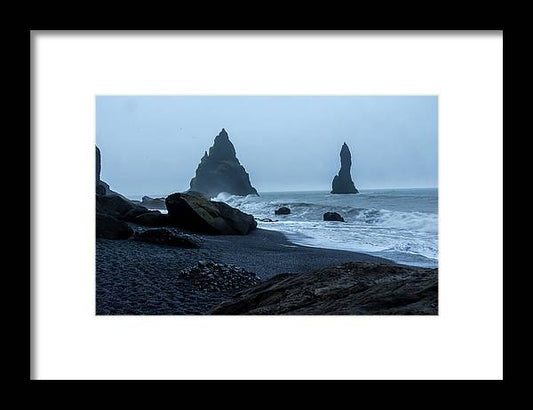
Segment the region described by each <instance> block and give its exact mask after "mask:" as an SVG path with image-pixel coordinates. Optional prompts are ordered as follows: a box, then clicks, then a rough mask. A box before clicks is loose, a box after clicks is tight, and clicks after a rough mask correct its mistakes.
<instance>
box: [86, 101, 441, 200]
mask: <svg viewBox="0 0 533 410" xmlns="http://www.w3.org/2000/svg"><path fill="white" fill-rule="evenodd" d="M437 126H438V124H437V97H434V96H412V97H379V96H378V97H285V96H282V97H266V96H265V97H197V96H195V97H159V96H154V97H136V96H124V97H110V96H98V97H97V98H96V143H97V145H98V147H99V148H100V150H101V152H102V175H101V177H102V180H104V181H106V182H107V183H109V184H110V186H111V189H113V190H115V191H117V192H120V193H122V194H125V195H130V196H133V195H167V194H169V193H171V192H177V191H185V190H187V189H188V188H189V182H190V180H191V178H192V177H193V176H194V173H195V170H196V167H197V165H198V163H199V161H200V158H201V157H202V155H203V153H204V151H206V150H208V148H209V147H210V146H211V145H212V143H213V139H214V137H215V136H216V135H217V134H218V133H219V132H220V130H221V129H222V128H225V129H226V131H227V132H228V134H229V137H230V140H231V141H232V142H233V144H234V145H235V149H236V151H237V158H238V159H239V160H240V162H241V164H242V165H243V166H244V167H245V169H246V171H247V172H248V173H249V174H250V180H251V182H252V185H253V186H254V187H255V188H257V190H258V191H259V193H261V192H268V191H298V190H302V191H304V190H330V189H331V181H332V179H333V177H334V176H335V175H336V173H337V172H338V171H339V167H340V158H339V152H340V149H341V146H342V143H343V142H346V143H347V144H348V146H349V147H350V150H351V153H352V163H353V165H352V178H353V180H354V182H355V185H356V187H357V188H358V189H365V188H417V187H436V186H437Z"/></svg>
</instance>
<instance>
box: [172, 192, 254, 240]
mask: <svg viewBox="0 0 533 410" xmlns="http://www.w3.org/2000/svg"><path fill="white" fill-rule="evenodd" d="M165 202H166V207H167V210H168V221H169V223H170V224H171V225H173V226H178V227H181V228H185V229H190V230H192V231H195V232H202V233H208V234H214V235H246V234H248V233H250V232H251V231H253V230H254V229H255V228H256V227H257V222H256V221H255V219H254V217H253V216H252V215H249V214H245V213H244V212H241V211H239V210H238V209H236V208H232V207H231V206H229V205H227V204H225V203H224V202H214V201H210V200H209V199H208V198H207V197H205V196H204V195H202V194H199V193H194V192H187V193H176V194H172V195H169V196H168V197H167V198H166V201H165Z"/></svg>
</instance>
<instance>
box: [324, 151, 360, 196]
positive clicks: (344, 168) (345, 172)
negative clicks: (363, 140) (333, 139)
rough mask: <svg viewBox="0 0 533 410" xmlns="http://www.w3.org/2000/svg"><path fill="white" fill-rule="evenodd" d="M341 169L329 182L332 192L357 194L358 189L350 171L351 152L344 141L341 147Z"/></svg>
mask: <svg viewBox="0 0 533 410" xmlns="http://www.w3.org/2000/svg"><path fill="white" fill-rule="evenodd" d="M340 156H341V169H340V171H339V173H338V175H335V177H334V178H333V182H332V183H331V188H332V189H331V193H332V194H357V193H358V192H359V191H358V190H357V188H355V185H354V183H353V181H352V176H351V173H350V168H351V167H352V154H351V153H350V149H349V148H348V145H346V143H344V144H343V145H342V148H341V154H340Z"/></svg>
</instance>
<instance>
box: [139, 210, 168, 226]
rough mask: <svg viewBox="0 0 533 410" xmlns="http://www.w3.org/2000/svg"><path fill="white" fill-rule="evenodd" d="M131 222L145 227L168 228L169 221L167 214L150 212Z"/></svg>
mask: <svg viewBox="0 0 533 410" xmlns="http://www.w3.org/2000/svg"><path fill="white" fill-rule="evenodd" d="M131 222H134V223H136V224H139V225H143V226H168V225H169V220H168V215H167V214H162V213H161V212H159V211H150V212H146V213H143V214H140V215H138V216H137V217H135V219H133V220H132V221H131Z"/></svg>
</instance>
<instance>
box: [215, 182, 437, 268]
mask: <svg viewBox="0 0 533 410" xmlns="http://www.w3.org/2000/svg"><path fill="white" fill-rule="evenodd" d="M260 195H261V196H259V197H257V196H252V195H249V196H246V197H239V196H233V195H229V194H226V193H222V194H219V195H218V196H217V197H216V198H213V200H215V201H223V202H226V203H227V204H228V205H231V206H233V207H235V208H238V209H240V210H241V211H243V212H246V213H249V214H252V215H253V216H254V217H255V218H260V219H264V218H270V219H273V220H275V221H276V222H263V221H258V222H257V223H258V227H260V228H263V229H270V230H275V231H280V232H283V233H284V234H285V235H286V236H287V237H288V238H289V240H290V241H292V242H294V243H297V244H300V245H306V246H314V247H320V248H329V249H341V250H349V251H356V252H364V253H367V254H371V255H376V256H381V257H384V258H387V259H391V260H393V261H395V262H397V263H403V264H408V265H415V266H426V267H437V263H438V191H437V189H436V188H435V189H425V188H424V189H367V190H361V192H360V193H359V194H356V195H332V194H330V193H329V192H325V191H324V192H267V193H261V194H260ZM281 206H287V207H289V208H290V209H291V214H290V215H274V211H275V210H276V209H278V208H279V207H281ZM325 212H338V213H340V214H341V215H342V216H343V218H344V219H345V221H346V222H345V223H342V222H329V221H323V220H322V219H323V214H324V213H325Z"/></svg>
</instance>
